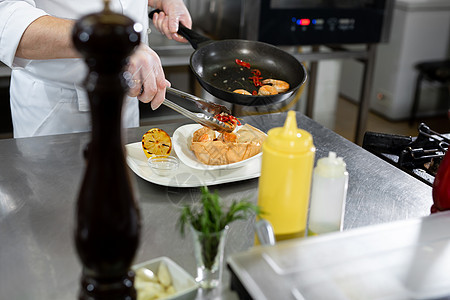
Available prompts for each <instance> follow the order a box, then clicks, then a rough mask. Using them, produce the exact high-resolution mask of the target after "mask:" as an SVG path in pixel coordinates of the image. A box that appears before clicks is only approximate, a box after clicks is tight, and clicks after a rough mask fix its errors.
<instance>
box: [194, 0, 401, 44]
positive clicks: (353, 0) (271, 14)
mask: <svg viewBox="0 0 450 300" xmlns="http://www.w3.org/2000/svg"><path fill="white" fill-rule="evenodd" d="M393 2H394V1H391V0H371V1H364V0H330V1H323V0H307V1H299V0H242V1H227V0H189V7H190V11H191V15H192V19H193V22H194V24H195V26H196V27H197V28H200V29H202V30H203V31H204V32H205V33H207V34H209V35H211V37H213V38H215V39H224V38H242V39H249V40H258V41H262V42H266V43H270V44H273V45H324V44H349V43H378V42H385V41H387V38H388V36H389V29H390V22H391V12H392V6H393Z"/></svg>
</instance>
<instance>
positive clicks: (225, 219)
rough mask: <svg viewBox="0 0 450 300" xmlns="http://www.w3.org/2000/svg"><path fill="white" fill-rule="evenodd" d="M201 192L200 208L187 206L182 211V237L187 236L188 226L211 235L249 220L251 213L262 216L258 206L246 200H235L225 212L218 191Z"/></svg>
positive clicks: (206, 190) (180, 227) (179, 222)
mask: <svg viewBox="0 0 450 300" xmlns="http://www.w3.org/2000/svg"><path fill="white" fill-rule="evenodd" d="M201 192H202V197H201V201H200V202H201V205H200V206H196V205H193V206H189V205H185V206H184V207H183V209H182V210H181V215H180V218H179V220H178V226H179V229H180V232H181V235H182V236H184V234H185V227H186V225H187V224H190V225H191V226H192V227H194V229H195V230H197V231H199V232H201V233H203V234H210V233H217V232H220V231H222V230H223V229H224V228H225V226H226V225H228V224H230V223H231V222H234V221H236V220H242V219H246V218H248V217H249V215H250V214H251V213H255V214H256V215H260V214H261V211H260V208H259V206H258V205H255V204H253V203H251V202H248V201H245V200H240V201H238V200H233V202H232V204H231V206H230V207H229V208H228V210H227V211H225V208H224V207H223V206H222V205H221V203H220V198H219V195H218V194H217V191H215V192H214V193H211V192H209V190H208V187H206V186H205V187H202V188H201Z"/></svg>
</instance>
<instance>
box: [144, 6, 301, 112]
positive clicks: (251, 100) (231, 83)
mask: <svg viewBox="0 0 450 300" xmlns="http://www.w3.org/2000/svg"><path fill="white" fill-rule="evenodd" d="M154 12H157V11H153V12H151V13H150V14H149V17H150V18H151V19H152V17H153V13H154ZM178 33H179V34H180V35H182V36H183V37H185V38H186V39H187V40H188V41H189V43H190V44H191V45H192V47H193V48H194V49H196V50H195V51H194V52H193V53H192V55H191V58H190V67H191V69H192V71H193V73H194V74H195V76H196V77H197V79H198V81H199V83H200V84H201V86H202V87H203V88H204V89H205V90H207V91H208V92H209V93H211V94H212V95H213V96H215V97H217V98H219V99H222V100H224V101H227V102H229V103H233V104H239V105H245V106H261V105H267V104H275V103H279V102H282V101H284V100H286V99H288V98H289V97H291V96H292V95H293V94H295V92H296V91H297V90H298V89H299V88H300V87H301V86H302V85H303V84H304V83H305V82H306V78H307V75H306V70H305V67H304V66H303V65H302V64H301V63H300V62H299V61H298V60H297V59H296V58H295V57H293V56H292V55H290V54H288V53H287V52H285V51H283V50H281V49H279V48H277V47H275V46H272V45H269V44H266V43H261V42H256V41H247V40H237V39H236V40H234V39H230V40H222V41H213V40H211V39H209V38H207V37H205V36H203V35H201V34H199V33H197V32H195V31H193V30H190V29H188V28H186V27H185V26H183V25H181V24H180V29H179V30H178ZM236 59H240V60H242V61H245V62H248V63H250V65H251V69H250V70H249V69H247V68H244V67H241V66H239V65H238V64H236V62H235V60H236ZM252 69H259V70H260V71H261V76H262V77H263V78H264V79H267V78H273V79H279V80H284V81H286V82H288V83H289V85H290V89H289V90H288V91H287V92H285V93H282V94H277V95H271V96H249V95H242V94H237V93H233V91H234V90H235V89H245V90H247V91H249V92H252V91H253V90H257V88H256V87H255V86H254V84H253V82H252V81H251V80H249V77H251V76H252V75H253V74H252V73H251V70H252Z"/></svg>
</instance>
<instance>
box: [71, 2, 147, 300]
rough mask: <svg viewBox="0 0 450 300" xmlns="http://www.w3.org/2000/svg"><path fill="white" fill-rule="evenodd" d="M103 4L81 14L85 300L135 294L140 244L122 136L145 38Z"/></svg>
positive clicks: (80, 209)
mask: <svg viewBox="0 0 450 300" xmlns="http://www.w3.org/2000/svg"><path fill="white" fill-rule="evenodd" d="M104 2H105V7H104V10H103V11H102V12H100V13H95V14H90V15H87V16H85V17H83V18H81V19H80V20H79V21H78V22H77V23H76V24H75V27H74V30H73V35H72V37H73V41H74V44H75V47H76V48H77V49H78V51H79V52H80V53H81V54H82V55H83V56H84V58H85V61H86V63H87V65H88V67H89V74H88V76H87V78H86V80H85V82H84V86H85V88H86V90H87V93H88V96H89V103H90V107H91V118H92V136H91V141H90V144H89V149H88V151H87V157H86V158H87V165H86V170H85V174H84V179H83V182H82V185H81V189H80V192H79V196H78V202H77V206H76V228H75V245H76V250H77V253H78V256H79V258H80V260H81V263H82V267H83V268H82V276H81V288H80V294H79V299H83V300H84V299H90V300H93V299H108V300H111V299H135V298H136V291H135V289H134V287H133V280H134V273H133V272H132V271H130V266H131V264H132V261H133V258H134V255H135V253H136V250H137V248H138V244H139V234H140V214H139V209H138V205H137V202H136V200H135V198H134V195H133V190H132V185H131V181H130V177H129V171H128V169H127V167H126V163H125V156H124V148H123V144H122V139H121V112H122V103H123V99H124V96H125V93H126V89H127V82H126V80H125V79H124V76H123V75H124V66H125V64H126V61H127V58H128V57H129V55H130V54H131V52H132V51H133V49H134V48H135V47H136V46H137V45H138V44H139V42H140V33H139V32H137V31H136V30H135V28H136V27H139V26H135V23H134V22H133V21H132V20H131V19H130V18H128V17H125V16H124V15H120V14H116V13H113V12H112V11H111V10H110V8H109V1H104Z"/></svg>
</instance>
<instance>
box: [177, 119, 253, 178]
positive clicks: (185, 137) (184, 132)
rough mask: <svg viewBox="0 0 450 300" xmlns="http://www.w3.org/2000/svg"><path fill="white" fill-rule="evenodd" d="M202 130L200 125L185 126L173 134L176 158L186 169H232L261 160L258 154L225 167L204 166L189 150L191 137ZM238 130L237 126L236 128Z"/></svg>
mask: <svg viewBox="0 0 450 300" xmlns="http://www.w3.org/2000/svg"><path fill="white" fill-rule="evenodd" d="M200 128H202V125H200V124H187V125H183V126H181V127H178V128H177V129H176V130H175V132H174V133H173V138H172V144H173V148H174V150H175V153H176V154H177V156H178V158H179V159H180V160H181V161H182V162H183V163H184V164H185V165H186V166H188V167H190V168H192V169H197V170H224V169H234V168H239V167H242V166H245V165H246V164H248V163H249V162H250V161H252V160H256V159H258V160H261V157H262V153H258V154H256V155H255V156H252V157H250V158H247V159H244V160H242V161H238V162H235V163H232V164H225V165H206V164H204V163H202V162H200V161H199V160H198V159H197V157H196V156H195V154H194V152H192V150H191V149H190V147H189V145H190V144H191V141H192V135H193V134H194V132H195V131H196V130H197V129H200ZM238 129H239V126H238Z"/></svg>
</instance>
